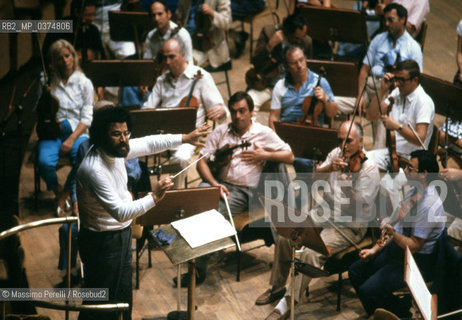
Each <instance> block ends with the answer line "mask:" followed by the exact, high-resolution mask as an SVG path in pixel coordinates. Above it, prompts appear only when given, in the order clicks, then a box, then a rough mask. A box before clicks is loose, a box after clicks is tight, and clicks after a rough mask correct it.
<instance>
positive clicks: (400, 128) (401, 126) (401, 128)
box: [398, 124, 403, 132]
mask: <svg viewBox="0 0 462 320" xmlns="http://www.w3.org/2000/svg"><path fill="white" fill-rule="evenodd" d="M398 131H399V132H401V131H403V125H402V124H400V125H399V128H398Z"/></svg>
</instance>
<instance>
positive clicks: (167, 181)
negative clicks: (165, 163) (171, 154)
mask: <svg viewBox="0 0 462 320" xmlns="http://www.w3.org/2000/svg"><path fill="white" fill-rule="evenodd" d="M172 187H173V182H172V178H171V177H170V176H168V177H165V178H162V179H160V180H159V181H158V182H157V186H156V189H155V192H154V193H153V194H152V196H153V198H154V201H155V202H156V203H157V202H159V201H160V200H162V199H163V198H164V196H165V192H166V191H167V190H168V189H170V188H172Z"/></svg>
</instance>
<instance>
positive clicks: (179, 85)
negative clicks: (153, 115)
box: [143, 63, 229, 127]
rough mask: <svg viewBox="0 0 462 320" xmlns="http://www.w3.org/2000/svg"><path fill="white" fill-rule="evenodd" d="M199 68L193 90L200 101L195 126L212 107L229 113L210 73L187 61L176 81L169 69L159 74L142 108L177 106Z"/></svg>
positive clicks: (188, 89)
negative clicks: (199, 74) (197, 78)
mask: <svg viewBox="0 0 462 320" xmlns="http://www.w3.org/2000/svg"><path fill="white" fill-rule="evenodd" d="M199 70H200V72H201V74H202V77H201V78H200V79H199V80H198V81H197V83H196V85H195V87H194V91H193V96H194V97H196V98H197V99H199V102H200V105H199V109H198V110H197V117H196V127H199V126H200V125H201V124H202V123H204V122H205V117H206V115H207V111H208V110H209V109H210V108H212V107H215V106H221V107H222V108H224V109H225V110H226V113H227V114H229V112H228V110H227V108H225V103H224V101H223V98H222V97H221V94H220V91H218V88H217V86H216V85H215V82H214V81H213V78H212V76H211V75H210V73H208V72H207V71H205V70H204V69H202V68H201V67H197V66H194V65H192V64H189V63H188V66H187V67H186V69H185V71H184V72H183V73H182V74H181V75H180V76H179V77H178V80H177V81H174V79H173V76H172V74H171V73H170V71H167V72H166V73H164V74H163V75H161V76H160V77H159V78H158V79H157V82H156V84H155V85H154V88H153V89H152V94H151V95H150V96H149V98H148V100H147V101H146V102H145V103H144V105H143V109H150V108H158V107H163V108H177V107H178V105H179V104H180V102H181V99H183V98H184V97H187V96H188V94H189V91H190V89H191V86H192V84H193V80H194V76H195V75H196V74H197V72H198V71H199Z"/></svg>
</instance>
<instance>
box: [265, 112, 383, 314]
mask: <svg viewBox="0 0 462 320" xmlns="http://www.w3.org/2000/svg"><path fill="white" fill-rule="evenodd" d="M337 135H338V139H339V146H338V147H336V148H335V149H333V150H332V151H331V152H330V153H329V154H328V156H327V159H326V160H325V161H324V162H323V163H322V164H321V165H320V166H319V167H318V168H317V169H316V175H315V176H313V179H314V180H317V181H321V180H324V181H326V182H327V183H328V186H326V187H325V188H324V194H323V198H322V199H323V201H324V202H323V203H319V204H318V205H316V206H315V207H314V209H312V210H311V211H310V212H309V215H310V217H312V218H313V220H315V221H316V222H317V223H319V226H320V227H324V228H323V230H322V231H321V238H322V239H323V241H324V243H325V245H326V246H327V248H329V250H330V254H329V255H335V254H336V253H338V252H340V251H342V250H344V249H346V248H348V247H349V246H351V245H357V243H359V242H360V241H361V240H362V238H363V237H364V236H365V234H366V230H367V225H368V222H367V219H366V217H368V216H370V212H371V207H372V205H373V203H374V200H375V198H376V196H377V192H378V188H379V181H380V176H379V171H378V169H377V166H376V165H375V163H374V162H373V161H371V160H369V159H367V157H365V156H364V150H363V130H362V127H361V126H360V125H359V124H358V123H356V122H350V121H346V122H343V123H342V124H341V125H340V128H339V129H338V133H337ZM320 217H323V218H320ZM274 250H275V251H274V252H275V254H274V262H273V268H272V270H271V278H270V285H271V287H270V289H269V290H267V291H266V292H265V293H263V294H262V295H261V296H260V297H258V299H257V301H256V304H257V305H263V304H268V303H271V302H273V301H275V300H277V298H278V297H282V295H284V292H285V291H286V290H285V284H286V282H287V278H288V276H289V269H290V260H291V252H292V243H291V240H290V239H287V238H284V237H280V236H279V237H278V239H277V242H276V246H275V249H274ZM327 258H328V256H326V255H323V254H320V253H318V252H316V251H314V250H312V249H309V248H304V249H303V252H302V254H301V256H300V261H301V262H302V263H306V264H310V265H312V266H314V267H317V268H322V266H323V265H324V263H325V262H326V261H327ZM310 282H311V277H309V276H307V275H302V274H299V275H297V276H296V277H295V296H294V300H295V301H297V302H302V299H303V298H304V296H305V291H306V290H307V289H308V285H309V283H310ZM287 292H288V293H286V296H285V297H283V298H282V299H281V300H280V301H279V303H278V304H277V305H276V308H275V309H274V310H273V312H272V313H271V314H270V315H269V316H268V317H267V318H266V319H284V318H283V316H284V315H286V314H288V313H289V312H290V309H289V301H290V300H289V295H290V292H291V290H287ZM278 316H279V317H278Z"/></svg>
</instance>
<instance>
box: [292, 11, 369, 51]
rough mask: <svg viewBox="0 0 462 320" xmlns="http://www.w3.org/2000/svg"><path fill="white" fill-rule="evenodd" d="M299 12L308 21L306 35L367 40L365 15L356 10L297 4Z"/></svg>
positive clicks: (329, 39)
mask: <svg viewBox="0 0 462 320" xmlns="http://www.w3.org/2000/svg"><path fill="white" fill-rule="evenodd" d="M298 9H299V12H300V14H302V15H304V16H305V17H306V18H307V19H308V21H309V22H310V27H309V28H308V35H309V36H311V38H312V39H313V40H317V41H343V42H352V43H361V44H365V45H367V43H368V42H369V40H368V37H367V29H366V16H365V15H364V14H362V13H361V12H360V11H358V10H351V9H336V8H324V7H318V6H299V7H298Z"/></svg>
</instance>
